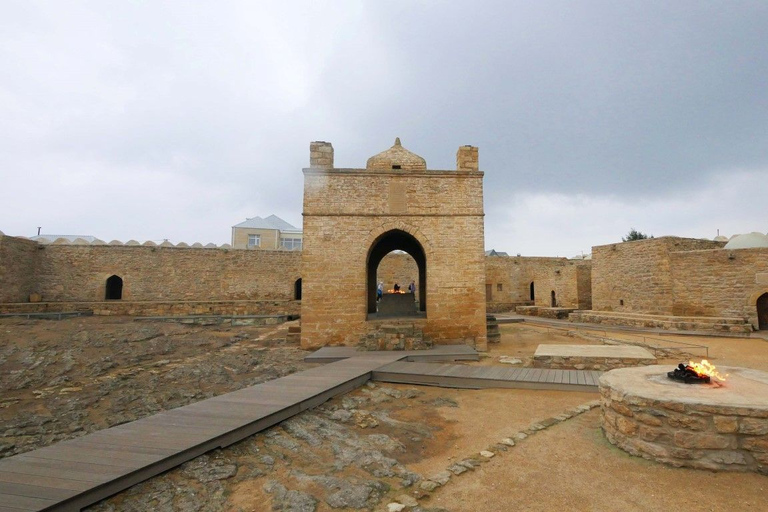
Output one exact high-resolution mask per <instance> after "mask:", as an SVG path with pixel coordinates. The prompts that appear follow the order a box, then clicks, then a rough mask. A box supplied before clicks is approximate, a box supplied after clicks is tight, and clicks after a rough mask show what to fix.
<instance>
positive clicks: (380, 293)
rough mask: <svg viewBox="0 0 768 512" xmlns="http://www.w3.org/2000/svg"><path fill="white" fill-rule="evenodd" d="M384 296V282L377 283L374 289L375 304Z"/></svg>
mask: <svg viewBox="0 0 768 512" xmlns="http://www.w3.org/2000/svg"><path fill="white" fill-rule="evenodd" d="M383 296H384V282H383V281H379V285H378V286H377V287H376V302H378V301H380V300H381V298H382V297H383Z"/></svg>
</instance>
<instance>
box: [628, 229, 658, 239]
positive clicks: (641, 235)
mask: <svg viewBox="0 0 768 512" xmlns="http://www.w3.org/2000/svg"><path fill="white" fill-rule="evenodd" d="M648 238H653V235H651V236H648V235H646V234H645V233H641V232H640V231H638V230H636V229H635V228H632V229H630V230H629V234H628V235H627V236H625V237H622V238H621V241H622V242H632V241H633V240H645V239H648Z"/></svg>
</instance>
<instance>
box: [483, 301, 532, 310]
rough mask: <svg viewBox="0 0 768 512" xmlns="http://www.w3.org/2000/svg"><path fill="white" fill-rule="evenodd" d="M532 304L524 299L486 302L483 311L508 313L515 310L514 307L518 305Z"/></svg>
mask: <svg viewBox="0 0 768 512" xmlns="http://www.w3.org/2000/svg"><path fill="white" fill-rule="evenodd" d="M531 304H532V302H531V301H525V302H486V303H485V312H486V313H509V312H511V311H515V310H516V308H518V307H520V306H530V305H531Z"/></svg>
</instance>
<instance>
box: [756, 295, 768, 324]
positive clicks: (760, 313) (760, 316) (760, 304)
mask: <svg viewBox="0 0 768 512" xmlns="http://www.w3.org/2000/svg"><path fill="white" fill-rule="evenodd" d="M757 328H758V329H760V330H761V331H764V330H768V293H764V294H762V295H761V296H759V297H758V298H757Z"/></svg>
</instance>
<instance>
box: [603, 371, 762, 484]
mask: <svg viewBox="0 0 768 512" xmlns="http://www.w3.org/2000/svg"><path fill="white" fill-rule="evenodd" d="M668 370H671V368H668V367H663V366H649V367H644V368H625V369H621V370H613V371H610V372H608V373H606V374H604V375H603V376H601V377H600V396H601V410H602V415H603V417H602V428H603V431H604V432H605V436H606V438H607V439H608V441H610V442H611V443H612V444H614V445H616V446H618V447H619V448H621V449H622V450H624V451H626V452H628V453H630V454H632V455H635V456H638V457H643V458H645V459H650V460H655V461H658V462H663V463H665V464H669V465H672V466H676V467H681V466H685V467H691V468H698V469H710V470H725V471H755V472H758V473H762V474H766V475H768V398H767V397H768V394H766V392H768V374H766V373H765V372H759V371H757V370H748V369H744V368H723V369H721V371H727V372H728V373H730V376H729V377H728V382H727V384H726V386H725V387H718V386H717V385H715V384H709V385H703V384H682V383H676V382H673V381H670V380H668V379H667V377H666V371H668ZM665 380H667V381H668V382H665Z"/></svg>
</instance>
